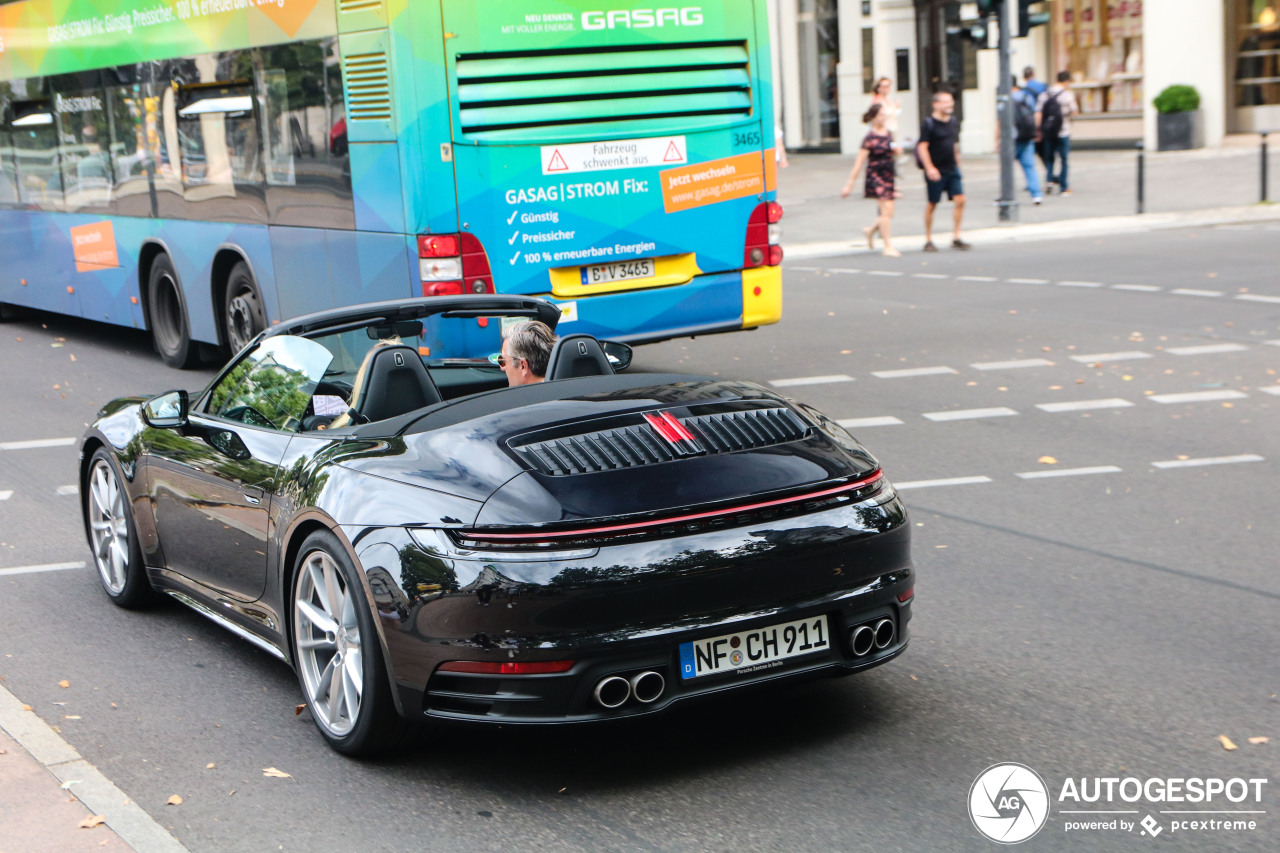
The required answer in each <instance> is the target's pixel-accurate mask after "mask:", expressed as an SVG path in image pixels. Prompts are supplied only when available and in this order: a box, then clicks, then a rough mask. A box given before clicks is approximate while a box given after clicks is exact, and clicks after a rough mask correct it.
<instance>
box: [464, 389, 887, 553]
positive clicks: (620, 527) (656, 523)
mask: <svg viewBox="0 0 1280 853" xmlns="http://www.w3.org/2000/svg"><path fill="white" fill-rule="evenodd" d="M645 417H646V418H648V417H649V415H647V414H646V415H645ZM655 420H658V418H656V417H655ZM654 428H655V429H657V428H658V426H657V424H654ZM667 428H668V429H669V428H670V427H669V426H668V427H667ZM882 479H884V472H883V471H882V470H880V469H879V468H877V469H876V470H874V471H872V472H871V473H870V474H868V475H867V476H866V477H864V478H862V479H861V480H856V481H854V482H852V483H845V484H844V485H843V486H836V487H835V488H833V489H824V490H823V491H820V492H809V493H808V494H803V495H793V496H792V497H789V498H779V499H777V500H773V501H763V502H762V503H754V504H743V505H741V506H732V507H726V508H724V509H716V510H711V511H709V512H696V513H692V514H690V515H677V516H673V517H669V518H655V519H652V520H651V521H637V522H633V523H631V524H614V525H610V526H608V527H587V528H580V529H578V530H557V531H548V532H537V533H487V532H476V531H469V530H460V531H458V535H460V536H463V537H465V538H467V539H475V540H480V541H484V540H489V541H498V540H501V541H504V542H510V541H518V540H524V541H530V540H533V541H537V540H544V541H545V540H547V539H566V538H575V539H580V538H582V537H584V536H592V535H596V534H600V533H617V532H619V531H629V530H644V529H645V528H647V527H664V526H666V525H668V524H680V523H681V522H685V521H695V520H697V519H699V518H711V517H713V516H717V515H734V514H735V513H739V512H750V511H751V510H756V509H765V508H767V507H771V506H782V505H784V504H793V503H801V502H803V501H811V500H815V499H817V498H825V497H829V496H831V495H838V494H841V493H843V492H856V491H858V490H860V489H865V488H867V487H868V486H872V485H875V484H876V483H878V482H880V480H882Z"/></svg>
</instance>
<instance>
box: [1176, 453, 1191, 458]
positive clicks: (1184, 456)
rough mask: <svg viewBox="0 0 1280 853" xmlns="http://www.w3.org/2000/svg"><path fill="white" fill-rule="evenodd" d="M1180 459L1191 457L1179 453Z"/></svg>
mask: <svg viewBox="0 0 1280 853" xmlns="http://www.w3.org/2000/svg"><path fill="white" fill-rule="evenodd" d="M1178 458H1179V459H1190V458H1191V457H1190V456H1188V455H1187V454H1185V453H1179V454H1178Z"/></svg>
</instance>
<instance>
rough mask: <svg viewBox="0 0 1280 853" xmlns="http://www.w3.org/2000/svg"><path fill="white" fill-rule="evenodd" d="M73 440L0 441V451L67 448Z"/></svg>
mask: <svg viewBox="0 0 1280 853" xmlns="http://www.w3.org/2000/svg"><path fill="white" fill-rule="evenodd" d="M75 443H76V440H75V439H74V438H36V439H32V440H30V441H0V450H34V449H36V448H39V447H67V446H69V445H72V444H75Z"/></svg>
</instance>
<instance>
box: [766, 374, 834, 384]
mask: <svg viewBox="0 0 1280 853" xmlns="http://www.w3.org/2000/svg"><path fill="white" fill-rule="evenodd" d="M852 381H853V377H852V376H848V375H846V374H844V373H835V374H832V375H830V376H800V377H797V378H795V379H773V380H770V382H769V384H770V385H772V386H773V387H774V388H793V387H795V386H796V385H828V384H830V383H832V382H852Z"/></svg>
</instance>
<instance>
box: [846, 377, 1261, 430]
mask: <svg viewBox="0 0 1280 853" xmlns="http://www.w3.org/2000/svg"><path fill="white" fill-rule="evenodd" d="M1277 390H1280V386H1277ZM836 423H838V424H840V426H842V427H844V428H845V429H861V428H862V427H878V426H897V425H899V424H901V423H902V421H900V420H898V419H897V418H895V417H894V416H893V415H884V416H882V417H878V418H847V419H845V420H843V421H836Z"/></svg>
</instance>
